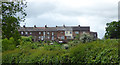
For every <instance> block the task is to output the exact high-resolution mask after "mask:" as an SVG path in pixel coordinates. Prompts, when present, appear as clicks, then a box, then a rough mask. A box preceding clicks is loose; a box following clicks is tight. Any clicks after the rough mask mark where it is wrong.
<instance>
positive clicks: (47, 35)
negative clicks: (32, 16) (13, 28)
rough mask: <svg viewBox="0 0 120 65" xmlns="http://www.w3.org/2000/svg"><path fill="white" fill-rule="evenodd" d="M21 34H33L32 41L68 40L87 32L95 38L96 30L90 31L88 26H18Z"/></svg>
mask: <svg viewBox="0 0 120 65" xmlns="http://www.w3.org/2000/svg"><path fill="white" fill-rule="evenodd" d="M18 31H19V32H20V34H21V35H22V36H30V35H31V36H33V41H40V40H53V41H60V40H61V41H68V40H73V39H75V37H76V35H81V34H83V33H88V34H90V35H92V36H93V37H94V39H97V32H91V31H90V27H89V26H80V25H78V26H65V25H63V26H56V27H47V25H45V27H36V25H34V27H26V26H25V25H24V26H23V27H20V29H19V30H18Z"/></svg>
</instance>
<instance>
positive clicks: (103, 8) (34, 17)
mask: <svg viewBox="0 0 120 65" xmlns="http://www.w3.org/2000/svg"><path fill="white" fill-rule="evenodd" d="M27 1H28V5H27V6H28V7H27V9H26V13H27V14H28V16H27V17H26V22H25V23H26V25H27V26H33V25H37V26H44V25H45V24H47V25H48V26H56V25H63V24H65V25H68V26H71V25H81V26H90V27H91V28H90V29H91V31H95V32H98V37H99V38H102V37H103V36H104V34H105V26H106V23H109V22H112V21H113V20H117V19H118V15H117V14H118V0H99V1H98V0H91V1H89V0H27ZM25 23H21V26H22V25H24V24H25Z"/></svg>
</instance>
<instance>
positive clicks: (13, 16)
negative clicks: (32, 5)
mask: <svg viewBox="0 0 120 65" xmlns="http://www.w3.org/2000/svg"><path fill="white" fill-rule="evenodd" d="M26 4H27V3H26V2H23V1H21V2H2V38H3V39H5V38H7V39H10V38H11V37H13V38H14V40H15V41H16V42H17V40H18V39H20V34H19V32H18V28H19V27H20V22H24V20H25V16H26V13H25V8H26V7H27V6H26Z"/></svg>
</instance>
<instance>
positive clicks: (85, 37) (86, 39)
mask: <svg viewBox="0 0 120 65" xmlns="http://www.w3.org/2000/svg"><path fill="white" fill-rule="evenodd" d="M80 41H81V42H82V43H86V42H91V41H93V37H92V36H91V35H89V34H87V33H84V34H82V35H81V36H80Z"/></svg>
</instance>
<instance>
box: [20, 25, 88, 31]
mask: <svg viewBox="0 0 120 65" xmlns="http://www.w3.org/2000/svg"><path fill="white" fill-rule="evenodd" d="M72 30H73V31H75V30H77V31H89V30H90V27H78V26H65V27H63V26H58V27H47V28H45V27H20V28H19V29H18V31H72Z"/></svg>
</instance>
